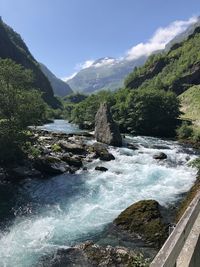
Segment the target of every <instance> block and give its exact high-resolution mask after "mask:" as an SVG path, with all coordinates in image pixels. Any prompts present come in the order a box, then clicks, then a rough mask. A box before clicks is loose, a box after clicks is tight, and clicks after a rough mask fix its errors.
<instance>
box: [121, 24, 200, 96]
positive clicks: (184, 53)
mask: <svg viewBox="0 0 200 267" xmlns="http://www.w3.org/2000/svg"><path fill="white" fill-rule="evenodd" d="M199 68H200V28H196V30H195V31H194V33H193V34H192V35H190V36H189V38H188V39H187V40H185V41H183V42H182V43H180V44H179V45H177V46H175V47H174V48H173V47H172V49H171V50H170V51H169V52H165V53H160V54H156V55H153V56H151V57H150V58H149V59H148V60H147V62H146V63H145V65H144V66H142V67H139V68H137V69H135V70H134V72H132V73H131V74H130V75H129V76H128V77H127V79H126V80H125V86H126V87H128V88H131V89H133V88H139V89H142V88H145V89H153V88H156V89H161V88H162V89H165V90H172V91H174V92H175V93H176V94H178V95H179V94H181V93H182V92H184V91H185V90H187V89H188V88H189V87H191V85H195V84H199V83H200V77H199V75H197V73H199Z"/></svg>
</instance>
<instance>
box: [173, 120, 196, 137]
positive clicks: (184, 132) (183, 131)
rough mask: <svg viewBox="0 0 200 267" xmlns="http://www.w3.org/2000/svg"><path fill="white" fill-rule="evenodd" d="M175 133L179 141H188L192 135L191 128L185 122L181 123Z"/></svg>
mask: <svg viewBox="0 0 200 267" xmlns="http://www.w3.org/2000/svg"><path fill="white" fill-rule="evenodd" d="M176 133H177V136H178V138H179V139H188V138H191V137H192V135H193V128H192V126H189V125H188V124H187V123H186V122H183V123H182V125H181V126H180V127H179V128H177V130H176Z"/></svg>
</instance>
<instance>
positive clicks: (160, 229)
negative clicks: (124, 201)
mask: <svg viewBox="0 0 200 267" xmlns="http://www.w3.org/2000/svg"><path fill="white" fill-rule="evenodd" d="M114 223H115V224H116V225H117V226H119V227H120V228H122V229H123V230H127V231H130V232H131V233H135V234H139V235H140V236H141V237H142V238H143V239H144V240H146V241H148V242H150V243H152V244H153V245H154V246H155V247H160V246H161V245H162V244H163V243H164V241H165V239H166V238H167V231H166V225H165V224H164V222H163V219H162V216H161V213H160V210H159V203H158V202H157V201H155V200H142V201H139V202H137V203H135V204H133V205H131V206H130V207H128V208H127V209H126V210H125V211H123V212H122V213H121V214H120V215H119V216H118V218H117V219H115V221H114Z"/></svg>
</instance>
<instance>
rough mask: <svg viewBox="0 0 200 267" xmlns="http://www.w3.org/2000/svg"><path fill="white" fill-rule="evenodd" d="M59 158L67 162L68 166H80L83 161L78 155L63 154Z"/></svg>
mask: <svg viewBox="0 0 200 267" xmlns="http://www.w3.org/2000/svg"><path fill="white" fill-rule="evenodd" d="M61 159H62V160H63V161H64V162H66V163H67V164H69V166H74V167H78V168H80V167H82V166H83V162H82V159H81V158H80V157H76V156H73V157H70V155H69V154H64V155H63V156H62V157H61Z"/></svg>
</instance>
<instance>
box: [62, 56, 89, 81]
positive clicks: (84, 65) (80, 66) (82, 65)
mask: <svg viewBox="0 0 200 267" xmlns="http://www.w3.org/2000/svg"><path fill="white" fill-rule="evenodd" d="M93 63H94V60H86V61H85V62H83V63H78V64H77V65H76V67H75V68H74V69H75V70H76V72H74V73H73V74H72V75H70V76H67V77H64V78H61V80H63V81H64V82H67V81H69V80H71V79H72V78H74V77H75V76H76V74H77V73H78V72H79V71H80V70H83V69H86V68H89V67H90V66H91V65H92V64H93Z"/></svg>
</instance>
